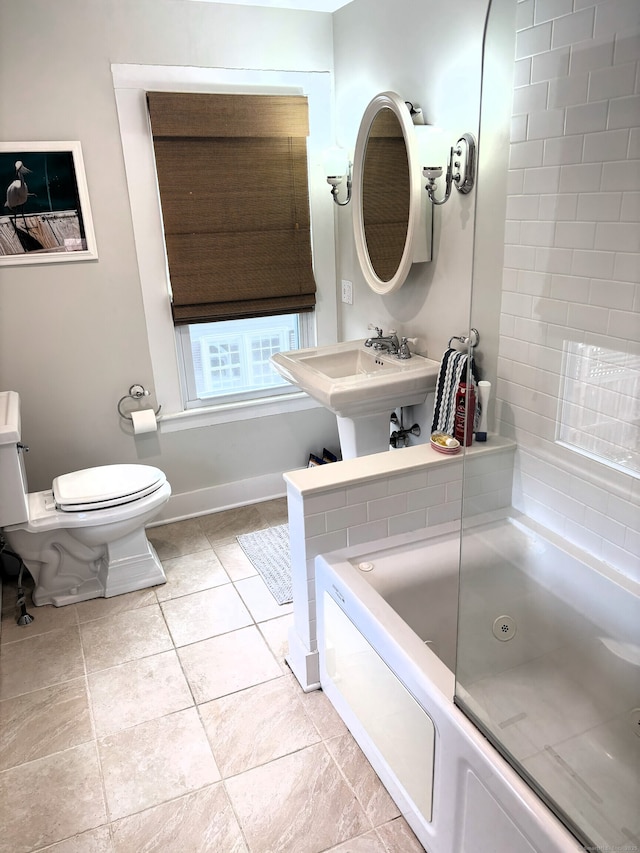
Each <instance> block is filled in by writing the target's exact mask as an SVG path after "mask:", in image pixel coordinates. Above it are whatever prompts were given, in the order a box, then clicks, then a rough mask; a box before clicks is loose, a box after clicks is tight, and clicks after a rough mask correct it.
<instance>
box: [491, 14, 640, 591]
mask: <svg viewBox="0 0 640 853" xmlns="http://www.w3.org/2000/svg"><path fill="white" fill-rule="evenodd" d="M574 7H575V11H573V10H574ZM639 36H640V6H639V5H638V3H637V2H636V0H582V2H579V3H575V4H572V3H570V2H569V3H567V2H565V0H524V2H520V3H519V4H518V33H517V42H516V63H515V89H514V92H513V124H512V144H511V159H510V171H509V196H508V199H507V217H508V218H507V241H506V245H505V255H504V278H503V297H502V319H501V339H500V358H499V364H498V371H499V381H498V396H499V398H500V399H499V402H498V408H497V412H498V415H499V419H500V431H501V432H502V433H503V434H504V435H507V436H509V437H511V438H514V439H515V440H516V441H517V444H518V451H517V453H516V474H515V482H514V503H515V505H516V506H517V507H518V508H519V509H521V510H522V511H523V512H525V513H526V514H527V515H529V516H531V517H533V518H535V519H536V520H538V521H540V522H541V523H543V524H545V525H546V526H547V527H550V528H551V529H552V530H554V531H556V532H558V533H560V534H561V535H563V536H564V537H565V538H566V539H568V540H569V541H571V542H574V543H575V544H577V545H579V546H581V547H582V548H584V549H585V550H587V551H588V552H590V553H591V554H593V555H594V556H596V557H598V558H600V559H602V560H604V561H605V562H607V563H609V564H610V565H611V566H613V567H615V568H616V569H618V570H619V571H621V572H623V573H624V574H627V575H629V576H632V577H636V578H640V560H639V558H638V554H640V512H639V510H638V502H639V498H640V478H639V477H638V472H636V474H635V476H633V475H632V474H630V473H624V471H622V470H616V469H614V468H613V467H611V466H609V465H605V464H603V463H602V462H599V461H596V460H595V459H593V458H588V457H586V456H583V455H580V454H578V453H576V452H575V451H572V450H569V449H567V448H565V447H563V446H560V445H559V444H558V443H557V442H556V436H557V421H558V417H559V411H560V409H559V399H560V395H561V391H562V375H563V348H564V347H565V346H566V344H567V343H568V342H582V343H585V344H594V345H597V346H600V347H603V348H605V349H610V350H616V351H619V352H620V353H622V354H624V355H623V356H621V360H620V361H619V366H620V368H621V369H622V370H623V371H626V373H625V377H626V379H625V382H624V386H625V387H626V389H627V393H628V394H630V395H631V396H630V397H629V398H628V400H627V403H628V405H627V406H626V408H627V411H626V412H625V410H624V408H623V406H624V405H625V401H624V400H623V396H622V393H616V392H619V391H623V392H624V389H619V388H617V387H616V386H615V385H611V383H609V384H610V386H611V387H609V388H603V383H600V385H599V387H598V379H597V377H595V376H594V377H593V379H592V380H591V387H590V388H587V389H586V391H587V392H590V393H603V392H604V393H605V394H607V397H606V399H607V402H608V404H609V406H610V410H609V411H608V412H607V414H610V415H611V416H613V417H619V418H620V419H621V420H626V421H627V427H626V428H625V429H627V435H628V436H629V438H628V442H629V443H630V445H631V446H630V448H629V449H630V450H632V451H633V450H636V451H637V445H638V436H639V435H640V433H639V431H638V396H637V389H638V382H639V381H640V376H639V375H638V368H637V365H638V357H639V356H640V228H639V226H638V222H639V220H640V128H639V125H640V97H639V91H640V89H639V87H640V61H639V60H640V51H639V44H640V40H639ZM613 379H614V380H615V377H613ZM590 419H591V415H590V413H589V412H587V411H586V410H585V411H584V412H583V421H584V422H586V423H590ZM622 429H623V428H622V427H620V430H619V432H622ZM613 438H614V440H615V438H616V436H615V435H614V436H613Z"/></svg>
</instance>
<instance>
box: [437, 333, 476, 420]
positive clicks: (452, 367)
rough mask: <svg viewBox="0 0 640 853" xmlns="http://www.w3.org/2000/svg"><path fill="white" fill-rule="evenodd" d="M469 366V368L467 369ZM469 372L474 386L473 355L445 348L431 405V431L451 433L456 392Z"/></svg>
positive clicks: (466, 380) (466, 379) (467, 378)
mask: <svg viewBox="0 0 640 853" xmlns="http://www.w3.org/2000/svg"><path fill="white" fill-rule="evenodd" d="M469 368H470V369H469ZM469 374H471V378H472V380H473V384H474V386H477V384H478V380H479V378H480V377H479V375H478V370H477V368H476V363H475V360H474V358H473V356H469V354H468V353H466V352H458V350H454V349H451V347H449V349H447V350H446V352H445V353H444V355H443V356H442V361H441V362H440V371H439V372H438V380H437V382H436V401H435V405H434V407H433V423H432V424H431V432H436V431H438V432H446V433H447V434H448V435H453V422H454V417H455V410H456V392H457V390H458V385H459V384H460V383H461V382H468V381H469ZM479 416H480V405H479V396H478V389H477V387H476V416H475V418H474V420H475V421H476V422H477V421H478V420H479Z"/></svg>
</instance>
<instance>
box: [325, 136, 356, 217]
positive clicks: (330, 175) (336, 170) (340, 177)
mask: <svg viewBox="0 0 640 853" xmlns="http://www.w3.org/2000/svg"><path fill="white" fill-rule="evenodd" d="M324 165H325V170H326V175H327V183H328V184H330V185H331V195H332V197H333V200H334V202H335V203H336V204H337V205H339V207H344V206H345V205H347V204H349V202H350V201H351V183H352V180H351V166H352V163H351V161H350V160H349V158H348V156H347V153H346V152H345V151H344V150H343V149H342V148H337V147H336V148H329V149H328V151H326V152H325V156H324ZM345 177H346V179H347V197H346V199H345V200H344V201H340V199H339V198H338V187H339V186H340V184H341V183H342V182H343V181H344V179H345Z"/></svg>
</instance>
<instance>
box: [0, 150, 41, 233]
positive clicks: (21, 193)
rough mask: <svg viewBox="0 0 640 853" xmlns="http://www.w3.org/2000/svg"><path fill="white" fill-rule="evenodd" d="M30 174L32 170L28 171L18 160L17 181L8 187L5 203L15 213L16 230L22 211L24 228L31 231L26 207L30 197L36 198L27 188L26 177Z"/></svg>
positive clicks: (14, 224)
mask: <svg viewBox="0 0 640 853" xmlns="http://www.w3.org/2000/svg"><path fill="white" fill-rule="evenodd" d="M30 173H31V169H27V167H26V166H25V165H24V163H23V162H22V160H16V179H15V181H12V182H11V183H10V184H9V186H8V187H7V200H6V201H5V203H4V206H5V207H8V208H9V210H10V211H11V212H12V213H13V226H14V228H15V227H16V219H17V216H18V210H20V212H21V213H22V221H23V222H24V227H25V228H26V229H27V230H29V229H28V226H27V220H26V219H25V216H24V206H25V204H26V202H27V199H28V198H29V196H34V195H35V193H30V192H29V188H28V187H27V184H26V181H25V179H24V176H25V175H28V174H30Z"/></svg>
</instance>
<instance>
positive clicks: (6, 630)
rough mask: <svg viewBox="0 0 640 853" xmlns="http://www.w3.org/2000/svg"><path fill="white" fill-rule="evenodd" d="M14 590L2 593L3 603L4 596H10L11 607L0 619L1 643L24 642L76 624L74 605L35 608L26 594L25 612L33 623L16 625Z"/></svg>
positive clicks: (76, 615)
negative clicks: (0, 627)
mask: <svg viewBox="0 0 640 853" xmlns="http://www.w3.org/2000/svg"><path fill="white" fill-rule="evenodd" d="M13 593H15V590H12V591H11V592H10V593H7V591H6V590H4V589H3V591H2V599H3V602H4V598H5V595H6V596H7V597H9V596H10V603H11V606H10V607H9V608H8V609H7V610H6V611H5V613H4V615H3V619H2V642H3V643H12V642H13V641H14V640H26V639H28V638H29V637H37V636H38V635H39V634H46V633H47V632H48V631H59V630H60V629H62V628H71V627H73V626H74V625H77V624H78V613H77V610H76V605H75V604H69V605H67V606H65V607H54V606H53V605H52V604H45V605H43V606H42V607H36V606H35V604H33V603H32V601H31V595H30V593H26V606H27V612H28V613H29V615H30V616H32V617H33V622H30V623H29V624H28V625H18V623H17V621H16V613H17V611H16V608H15V600H16V599H15V595H14V594H13Z"/></svg>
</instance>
